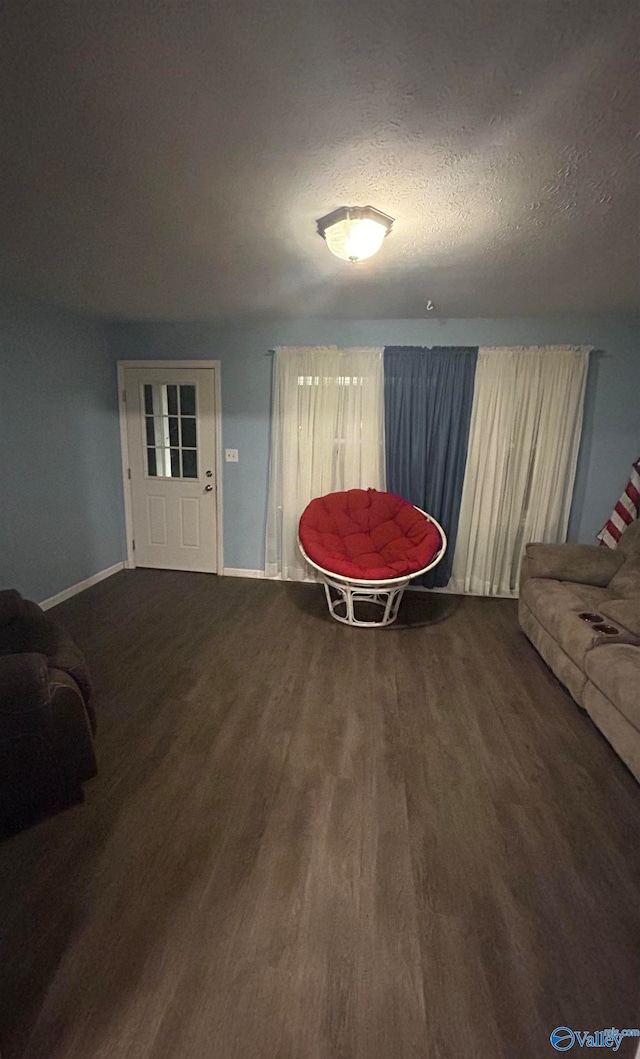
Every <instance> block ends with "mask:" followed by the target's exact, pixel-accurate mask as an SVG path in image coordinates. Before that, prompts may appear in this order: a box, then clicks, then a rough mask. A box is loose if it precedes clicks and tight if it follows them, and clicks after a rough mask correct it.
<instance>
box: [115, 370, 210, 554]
mask: <svg viewBox="0 0 640 1059" xmlns="http://www.w3.org/2000/svg"><path fill="white" fill-rule="evenodd" d="M117 367H118V414H119V417H120V453H121V456H122V491H123V494H124V521H125V528H126V535H127V559H126V562H125V564H124V566H125V569H126V570H135V568H136V560H135V552H134V550H133V504H132V501H131V483H130V481H129V476H128V473H127V472H128V470H129V438H128V435H127V417H126V411H127V407H126V404H125V397H124V387H125V382H124V373H125V371H126V369H127V368H142V369H145V368H213V390H214V394H213V402H214V416H215V430H216V464H215V466H216V536H217V548H216V551H217V556H216V566H217V568H218V573H219V574H222V573H223V571H224V542H223V539H222V532H223V518H222V389H221V385H220V361H219V360H119V361H118V362H117Z"/></svg>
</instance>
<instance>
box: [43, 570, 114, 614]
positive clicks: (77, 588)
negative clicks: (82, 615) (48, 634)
mask: <svg viewBox="0 0 640 1059" xmlns="http://www.w3.org/2000/svg"><path fill="white" fill-rule="evenodd" d="M124 566H125V564H124V563H115V564H114V565H113V566H108V567H107V569H106V570H100V571H99V572H98V573H97V574H92V575H91V577H87V578H85V580H84V581H78V584H77V585H71V587H70V588H64V589H63V590H62V592H57V593H56V595H55V596H49V599H44V600H43V601H42V603H41V604H40V606H41V607H42V609H43V610H49V609H50V608H51V607H55V606H56V604H58V603H64V601H65V599H71V597H72V596H77V595H78V593H79V592H84V590H85V588H91V586H92V585H97V584H98V581H104V580H105V578H107V577H111V575H112V574H117V573H118V571H119V570H124Z"/></svg>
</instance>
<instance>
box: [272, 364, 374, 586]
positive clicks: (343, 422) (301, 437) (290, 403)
mask: <svg viewBox="0 0 640 1059" xmlns="http://www.w3.org/2000/svg"><path fill="white" fill-rule="evenodd" d="M383 356H384V350H383V349H360V348H358V349H338V348H337V347H335V346H326V347H319V348H290V347H288V348H281V349H276V351H275V354H274V369H273V398H272V402H273V403H272V420H271V460H270V467H269V500H268V510H267V534H266V547H265V575H266V576H267V577H281V578H282V579H283V580H287V581H304V580H315V578H314V577H313V576H312V574H311V571H310V568H309V567H308V566H307V564H306V563H305V562H304V560H303V558H302V556H301V555H300V552H299V550H298V545H297V532H298V522H299V520H300V515H301V514H302V512H303V511H304V509H305V507H306V506H307V504H308V503H309V501H310V500H312V499H313V498H314V497H316V496H323V495H324V494H325V493H331V492H335V491H337V490H342V489H369V488H371V489H384V488H385V457H384V360H383Z"/></svg>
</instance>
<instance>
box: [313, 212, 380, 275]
mask: <svg viewBox="0 0 640 1059" xmlns="http://www.w3.org/2000/svg"><path fill="white" fill-rule="evenodd" d="M316 224H317V225H318V235H321V236H322V238H323V239H324V240H325V242H326V244H327V246H328V247H329V250H330V251H331V253H332V254H335V256H336V257H339V258H341V259H342V261H353V262H356V261H364V260H365V259H366V258H367V257H373V255H374V254H376V253H377V252H378V250H379V249H380V247H381V246H382V243H383V241H384V237H385V235H388V234H389V232H390V231H391V226H392V224H393V217H388V216H387V214H386V213H381V212H380V210H376V209H374V208H373V206H341V207H340V208H339V209H337V210H334V211H333V213H328V214H327V215H326V217H321V218H320V220H319V221H316Z"/></svg>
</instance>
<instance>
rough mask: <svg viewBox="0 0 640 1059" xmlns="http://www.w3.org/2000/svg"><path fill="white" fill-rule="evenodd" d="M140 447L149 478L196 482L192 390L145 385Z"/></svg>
mask: <svg viewBox="0 0 640 1059" xmlns="http://www.w3.org/2000/svg"><path fill="white" fill-rule="evenodd" d="M142 398H143V403H144V412H145V415H144V420H145V421H144V444H145V447H146V452H147V474H148V475H149V477H150V478H181V477H182V478H197V477H198V452H197V441H196V438H197V427H196V418H195V416H196V387H195V386H194V385H191V384H189V385H187V386H176V385H173V384H172V383H145V384H144V386H143V394H142Z"/></svg>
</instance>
